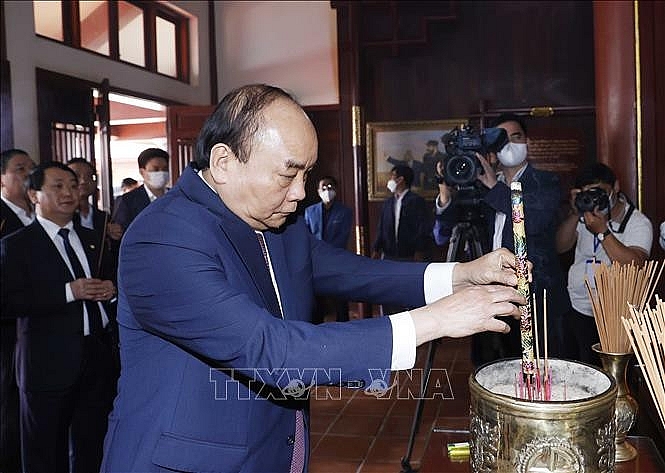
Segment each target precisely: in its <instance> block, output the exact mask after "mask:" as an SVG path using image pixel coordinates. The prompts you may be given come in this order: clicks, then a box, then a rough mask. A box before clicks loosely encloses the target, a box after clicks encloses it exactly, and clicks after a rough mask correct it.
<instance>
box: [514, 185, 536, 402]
mask: <svg viewBox="0 0 665 473" xmlns="http://www.w3.org/2000/svg"><path fill="white" fill-rule="evenodd" d="M510 202H511V205H512V220H513V235H514V242H515V270H516V272H517V290H518V291H519V293H520V294H522V295H523V296H524V298H525V299H526V301H527V303H526V304H525V305H523V306H520V313H521V317H520V336H521V341H522V375H523V381H524V383H525V384H526V392H528V393H531V391H532V389H531V385H532V384H534V382H535V376H534V375H535V366H534V361H533V331H532V328H531V298H530V297H529V279H528V266H527V251H526V232H525V230H524V202H523V200H522V183H521V182H512V183H511V184H510Z"/></svg>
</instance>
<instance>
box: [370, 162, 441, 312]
mask: <svg viewBox="0 0 665 473" xmlns="http://www.w3.org/2000/svg"><path fill="white" fill-rule="evenodd" d="M412 183H413V170H412V169H411V168H410V167H408V166H402V165H398V166H394V167H393V168H392V170H391V171H390V180H389V181H388V184H387V187H388V190H389V191H390V192H391V193H392V194H393V195H392V196H390V197H388V198H387V199H386V200H385V201H384V202H383V208H382V209H381V216H380V217H379V225H378V228H377V231H376V239H375V240H374V244H373V245H372V258H381V259H390V260H397V261H424V260H425V250H426V248H427V238H428V232H429V228H430V223H429V221H428V218H427V209H426V205H425V199H423V198H422V197H421V196H420V195H418V194H416V193H415V192H411V184H412ZM403 309H404V308H403V307H393V306H385V305H384V306H383V308H382V310H383V313H389V314H392V313H395V312H399V311H401V310H403Z"/></svg>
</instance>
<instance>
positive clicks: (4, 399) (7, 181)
mask: <svg viewBox="0 0 665 473" xmlns="http://www.w3.org/2000/svg"><path fill="white" fill-rule="evenodd" d="M34 167H35V163H34V161H33V160H32V159H31V158H30V156H28V153H27V152H25V151H23V150H22V149H16V148H14V149H8V150H5V151H3V152H2V155H1V171H2V175H1V176H0V182H1V183H2V201H1V202H0V238H2V237H4V236H6V235H9V234H10V233H13V232H15V231H17V230H20V229H21V228H23V227H24V226H26V225H30V224H31V223H32V221H33V220H34V219H35V211H34V208H33V206H32V203H31V202H30V199H28V194H27V190H28V175H29V174H30V171H32V169H34ZM3 315H4V314H3ZM15 346H16V320H15V319H12V318H8V317H2V319H1V320H0V356H1V358H0V383H1V384H0V389H1V391H0V471H2V472H3V473H4V472H17V471H21V439H20V436H19V399H18V387H17V386H16V372H15V367H14V347H15Z"/></svg>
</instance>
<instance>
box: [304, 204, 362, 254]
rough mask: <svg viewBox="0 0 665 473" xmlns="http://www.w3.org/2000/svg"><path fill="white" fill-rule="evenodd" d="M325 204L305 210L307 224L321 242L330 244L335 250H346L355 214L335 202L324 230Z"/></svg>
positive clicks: (311, 206) (315, 205)
mask: <svg viewBox="0 0 665 473" xmlns="http://www.w3.org/2000/svg"><path fill="white" fill-rule="evenodd" d="M323 212H324V209H323V202H319V203H317V204H314V205H310V206H309V207H307V208H306V209H305V223H306V224H307V227H308V228H309V231H310V232H312V235H314V236H315V237H316V238H318V239H319V240H323V241H326V242H328V243H330V244H331V245H332V246H334V247H335V248H346V245H347V243H348V242H349V235H350V234H351V225H352V224H353V212H352V211H351V209H350V208H348V207H347V206H346V205H344V204H342V203H341V202H337V201H336V200H335V201H333V204H332V205H331V206H330V210H328V216H327V219H326V228H325V229H324V228H323Z"/></svg>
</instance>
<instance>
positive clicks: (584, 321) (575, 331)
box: [564, 309, 602, 367]
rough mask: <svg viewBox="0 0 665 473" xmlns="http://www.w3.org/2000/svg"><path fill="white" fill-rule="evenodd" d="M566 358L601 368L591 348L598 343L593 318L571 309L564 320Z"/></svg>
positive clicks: (596, 329) (598, 339)
mask: <svg viewBox="0 0 665 473" xmlns="http://www.w3.org/2000/svg"><path fill="white" fill-rule="evenodd" d="M564 327H565V332H566V336H565V340H566V345H565V350H566V358H570V359H571V360H576V361H582V362H584V363H589V364H591V365H594V366H598V367H602V364H601V362H600V358H599V357H598V355H597V354H596V352H594V351H593V350H592V349H591V347H592V346H593V345H594V344H595V343H598V342H599V341H600V337H599V336H598V328H597V327H596V321H595V320H594V318H593V316H588V315H584V314H582V313H580V312H577V311H576V310H575V309H571V311H570V312H568V313H567V314H566V316H565V318H564Z"/></svg>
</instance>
